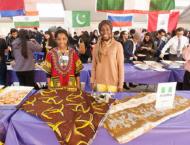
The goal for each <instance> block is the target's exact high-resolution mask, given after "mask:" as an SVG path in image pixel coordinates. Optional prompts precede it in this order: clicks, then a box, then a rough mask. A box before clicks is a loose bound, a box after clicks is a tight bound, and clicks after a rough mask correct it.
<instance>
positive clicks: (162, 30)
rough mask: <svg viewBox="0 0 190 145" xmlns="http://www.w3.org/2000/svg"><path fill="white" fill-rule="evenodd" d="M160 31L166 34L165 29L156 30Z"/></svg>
mask: <svg viewBox="0 0 190 145" xmlns="http://www.w3.org/2000/svg"><path fill="white" fill-rule="evenodd" d="M161 33H165V34H166V31H165V30H164V29H160V30H158V34H161Z"/></svg>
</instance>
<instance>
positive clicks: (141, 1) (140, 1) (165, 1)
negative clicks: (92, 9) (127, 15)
mask: <svg viewBox="0 0 190 145" xmlns="http://www.w3.org/2000/svg"><path fill="white" fill-rule="evenodd" d="M96 9H97V11H114V10H119V11H124V10H125V11H127V10H142V11H162V10H172V9H175V0H97V3H96Z"/></svg>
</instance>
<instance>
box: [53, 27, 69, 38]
mask: <svg viewBox="0 0 190 145" xmlns="http://www.w3.org/2000/svg"><path fill="white" fill-rule="evenodd" d="M59 34H65V36H66V37H67V38H69V35H68V33H67V31H66V30H65V29H63V28H59V29H57V31H56V32H55V38H57V36H58V35H59Z"/></svg>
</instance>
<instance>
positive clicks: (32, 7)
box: [24, 0, 39, 16]
mask: <svg viewBox="0 0 190 145" xmlns="http://www.w3.org/2000/svg"><path fill="white" fill-rule="evenodd" d="M24 10H25V15H26V16H37V15H39V12H38V10H37V5H36V2H35V1H32V0H24Z"/></svg>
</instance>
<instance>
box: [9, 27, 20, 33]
mask: <svg viewBox="0 0 190 145" xmlns="http://www.w3.org/2000/svg"><path fill="white" fill-rule="evenodd" d="M15 32H18V30H17V29H15V28H12V29H11V30H10V33H11V34H12V33H15Z"/></svg>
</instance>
